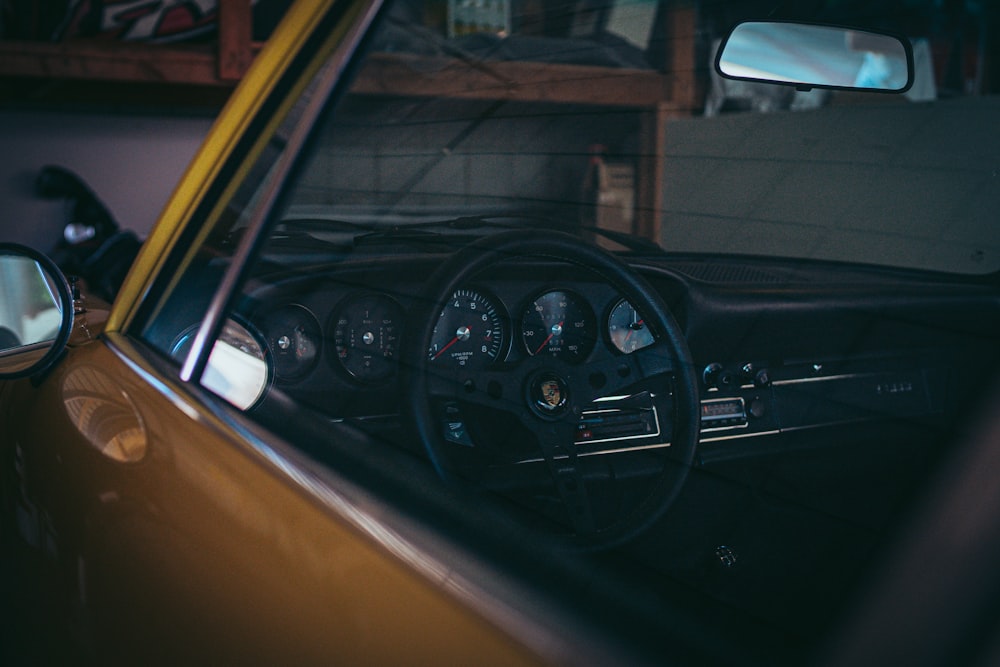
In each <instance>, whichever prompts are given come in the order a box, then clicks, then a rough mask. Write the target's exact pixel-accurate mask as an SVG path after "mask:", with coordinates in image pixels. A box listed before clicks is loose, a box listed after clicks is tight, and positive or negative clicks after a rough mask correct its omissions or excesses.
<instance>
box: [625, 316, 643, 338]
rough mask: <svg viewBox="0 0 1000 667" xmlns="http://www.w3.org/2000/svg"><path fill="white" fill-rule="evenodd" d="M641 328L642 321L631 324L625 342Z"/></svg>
mask: <svg viewBox="0 0 1000 667" xmlns="http://www.w3.org/2000/svg"><path fill="white" fill-rule="evenodd" d="M641 328H642V320H636V321H635V322H633V323H632V324H630V325H629V326H628V333H627V334H625V340H628V339H629V338H631V337H632V334H633V333H634V332H635V331H636V330H638V329H641Z"/></svg>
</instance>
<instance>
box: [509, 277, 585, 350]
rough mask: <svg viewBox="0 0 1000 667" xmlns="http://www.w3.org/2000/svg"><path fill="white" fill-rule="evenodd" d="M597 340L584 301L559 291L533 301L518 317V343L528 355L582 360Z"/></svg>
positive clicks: (543, 295) (545, 294)
mask: <svg viewBox="0 0 1000 667" xmlns="http://www.w3.org/2000/svg"><path fill="white" fill-rule="evenodd" d="M596 340H597V321H596V318H595V317H594V311H593V310H591V308H590V306H589V305H588V304H587V302H586V301H585V300H584V299H583V298H581V297H580V296H577V295H576V294H573V293H572V292H565V291H562V290H554V291H551V292H546V293H544V294H542V295H541V296H539V297H538V298H536V299H535V300H533V301H532V302H531V303H530V304H528V306H527V307H526V308H525V310H524V313H523V314H522V316H521V341H522V342H523V343H524V349H525V350H527V352H528V354H530V355H532V356H534V355H538V354H549V355H552V356H553V357H557V358H559V359H563V360H565V361H571V362H576V361H582V360H583V359H584V358H586V357H587V355H588V354H590V351H591V350H592V349H593V348H594V343H595V342H596Z"/></svg>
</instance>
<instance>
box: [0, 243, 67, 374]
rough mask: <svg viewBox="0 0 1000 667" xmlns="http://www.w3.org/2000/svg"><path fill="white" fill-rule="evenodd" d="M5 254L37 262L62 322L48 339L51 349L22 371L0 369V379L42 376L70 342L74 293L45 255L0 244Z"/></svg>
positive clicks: (13, 245) (23, 248)
mask: <svg viewBox="0 0 1000 667" xmlns="http://www.w3.org/2000/svg"><path fill="white" fill-rule="evenodd" d="M6 255H13V256H18V257H25V258H27V259H30V260H32V261H34V262H37V263H38V265H39V266H40V267H41V268H42V270H43V271H45V273H46V274H48V276H49V277H50V278H51V279H52V285H53V287H54V288H55V290H56V292H57V294H58V297H59V301H60V303H59V305H60V306H61V307H62V319H61V321H60V323H59V330H58V331H57V333H56V336H55V338H53V339H52V340H51V347H50V348H49V349H48V351H47V352H46V353H45V354H44V355H42V356H41V357H40V358H39V359H38V360H37V361H35V362H34V363H33V364H30V365H28V366H26V367H25V368H20V369H17V370H13V371H3V370H0V380H14V379H17V378H22V377H28V376H35V375H39V374H41V373H44V372H45V371H47V370H49V369H50V368H51V367H52V366H53V365H54V364H55V362H56V361H57V360H58V359H59V357H60V356H61V355H62V353H63V351H64V350H65V349H66V345H67V344H68V343H69V337H70V334H72V333H73V316H74V313H73V293H72V291H71V290H70V286H69V282H68V281H67V280H66V276H65V275H64V274H63V272H62V270H61V269H60V268H59V267H58V266H56V263H55V262H53V261H52V260H51V259H49V257H47V256H46V255H45V254H43V253H41V252H39V251H37V250H35V249H34V248H30V247H28V246H25V245H21V244H19V243H10V242H0V257H2V256H6Z"/></svg>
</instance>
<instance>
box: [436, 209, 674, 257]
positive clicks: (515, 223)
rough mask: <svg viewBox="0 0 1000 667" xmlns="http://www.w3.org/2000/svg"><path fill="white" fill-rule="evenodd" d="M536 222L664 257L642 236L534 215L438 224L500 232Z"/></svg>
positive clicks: (505, 216) (469, 217)
mask: <svg viewBox="0 0 1000 667" xmlns="http://www.w3.org/2000/svg"><path fill="white" fill-rule="evenodd" d="M538 223H543V224H544V226H545V227H546V228H548V229H555V230H558V231H562V232H568V233H570V234H574V235H577V236H580V235H582V234H593V235H594V236H600V237H603V238H605V239H607V240H609V241H612V242H614V243H617V244H618V245H620V246H622V247H623V248H628V249H629V250H634V251H636V252H647V253H648V252H652V253H656V254H663V248H661V247H660V246H659V245H657V244H656V243H654V242H653V241H650V240H649V239H647V238H643V237H641V236H633V235H631V234H626V233H625V232H618V231H615V230H613V229H605V228H603V227H594V226H592V225H580V224H576V223H573V222H569V221H566V220H561V219H558V218H552V217H549V216H545V215H537V214H497V215H485V216H463V217H460V218H454V219H452V220H448V221H445V222H443V223H441V224H443V225H446V226H448V227H451V228H452V229H480V228H482V227H499V228H503V229H524V228H526V227H534V226H536V225H537V224H538Z"/></svg>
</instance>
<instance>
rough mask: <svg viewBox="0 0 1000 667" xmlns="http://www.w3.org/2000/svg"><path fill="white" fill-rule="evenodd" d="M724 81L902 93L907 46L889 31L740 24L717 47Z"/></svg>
mask: <svg viewBox="0 0 1000 667" xmlns="http://www.w3.org/2000/svg"><path fill="white" fill-rule="evenodd" d="M715 69H716V71H717V72H718V73H719V74H720V75H721V76H723V77H725V78H727V79H736V80H739V81H756V82H764V83H778V84H784V85H792V86H795V87H796V88H798V89H800V90H810V89H812V88H828V89H833V90H867V91H879V92H893V93H902V92H906V91H907V90H909V88H910V86H912V85H913V47H912V46H911V45H910V42H909V40H907V39H905V38H901V37H898V36H896V35H892V34H889V33H881V32H874V31H870V30H860V29H855V28H843V27H839V26H828V25H810V24H805V23H793V22H782V21H748V22H746V23H740V24H738V25H737V26H736V27H735V28H733V29H732V31H731V32H730V33H729V35H728V36H727V37H726V39H725V40H724V41H723V43H722V44H721V46H720V47H719V51H718V55H717V56H716V59H715Z"/></svg>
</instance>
